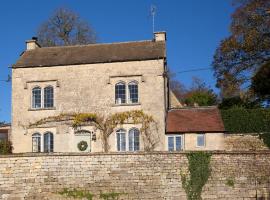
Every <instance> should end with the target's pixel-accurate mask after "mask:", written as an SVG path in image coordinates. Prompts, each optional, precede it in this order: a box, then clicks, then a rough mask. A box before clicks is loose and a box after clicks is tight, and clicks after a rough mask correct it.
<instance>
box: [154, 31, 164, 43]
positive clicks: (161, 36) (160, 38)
mask: <svg viewBox="0 0 270 200" xmlns="http://www.w3.org/2000/svg"><path fill="white" fill-rule="evenodd" d="M154 40H155V41H166V40H167V38H166V32H165V31H160V32H154Z"/></svg>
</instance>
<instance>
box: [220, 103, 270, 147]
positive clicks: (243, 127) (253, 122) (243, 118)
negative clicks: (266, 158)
mask: <svg viewBox="0 0 270 200" xmlns="http://www.w3.org/2000/svg"><path fill="white" fill-rule="evenodd" d="M221 115H222V119H223V123H224V126H225V130H226V131H228V132H233V133H258V135H259V136H260V138H262V139H263V141H264V143H265V144H266V145H267V146H268V147H269V148H270V109H264V108H258V109H245V108H241V107H236V108H230V109H226V110H221Z"/></svg>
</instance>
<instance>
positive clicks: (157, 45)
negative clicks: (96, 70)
mask: <svg viewBox="0 0 270 200" xmlns="http://www.w3.org/2000/svg"><path fill="white" fill-rule="evenodd" d="M165 57H166V48H165V41H151V40H149V41H137V42H122V43H111V44H89V45H77V46H64V47H43V48H37V49H34V50H28V51H25V52H24V53H23V54H22V55H21V57H20V58H19V60H18V61H17V63H16V64H15V65H13V68H20V67H47V66H61V65H77V64H93V63H106V62H123V61H139V60H151V59H162V58H165Z"/></svg>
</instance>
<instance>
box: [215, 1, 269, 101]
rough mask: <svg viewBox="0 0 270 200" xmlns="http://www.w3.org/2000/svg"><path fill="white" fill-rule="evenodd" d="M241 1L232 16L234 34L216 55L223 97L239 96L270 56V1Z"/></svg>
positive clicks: (231, 27)
mask: <svg viewBox="0 0 270 200" xmlns="http://www.w3.org/2000/svg"><path fill="white" fill-rule="evenodd" d="M239 2H240V3H237V4H236V10H235V12H234V13H233V15H232V22H231V26H230V30H231V35H230V36H229V37H227V38H225V39H224V40H222V41H221V43H220V45H219V47H218V48H217V50H216V52H215V55H214V61H213V67H214V72H215V77H216V79H217V86H218V87H219V88H221V91H222V95H223V97H231V96H235V95H238V94H239V91H240V88H241V86H242V85H243V84H245V83H248V82H249V80H250V77H251V76H253V74H254V73H255V72H256V71H257V69H258V67H259V66H261V65H262V64H264V63H265V62H266V61H269V57H270V27H269V24H270V12H269V10H270V1H266V0H244V1H239Z"/></svg>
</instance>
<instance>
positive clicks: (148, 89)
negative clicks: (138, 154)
mask: <svg viewBox="0 0 270 200" xmlns="http://www.w3.org/2000/svg"><path fill="white" fill-rule="evenodd" d="M166 63H167V62H166V33H165V32H156V33H154V39H153V40H149V41H135V42H122V43H111V44H90V45H78V46H65V47H41V46H40V45H39V44H38V42H37V40H36V38H33V39H32V40H29V41H27V42H26V50H25V51H24V52H23V53H22V54H21V56H20V58H19V59H18V61H17V62H16V64H14V65H13V66H12V133H11V140H12V143H13V146H14V150H13V151H14V152H15V153H18V152H79V151H83V152H101V151H103V149H102V140H101V134H100V131H99V130H97V129H96V128H95V127H94V126H92V125H91V124H88V125H84V126H82V127H80V129H79V130H77V129H74V127H72V126H71V124H70V123H65V122H64V121H61V120H58V121H57V122H53V121H51V122H48V123H43V124H39V125H38V126H30V124H34V123H35V122H38V121H40V120H41V121H42V119H50V117H51V116H59V115H61V114H64V113H101V114H102V115H104V116H108V115H111V114H114V113H120V112H125V111H132V110H133V111H134V110H142V111H143V112H144V113H146V114H147V115H149V116H152V117H153V119H154V120H155V122H156V129H155V132H153V133H152V135H153V137H156V139H157V143H156V146H155V150H157V151H163V150H170V151H173V150H183V149H192V148H191V146H192V144H190V143H191V141H186V139H185V137H184V134H185V133H184V132H183V131H178V129H173V131H172V132H171V126H170V125H167V128H169V133H168V134H166V122H169V121H170V120H171V117H170V115H171V114H172V113H174V112H175V111H173V110H172V111H169V109H170V108H171V107H174V106H177V107H181V104H180V103H179V102H177V100H176V98H175V97H174V96H173V94H172V93H171V92H170V91H169V89H168V88H169V85H168V79H167V76H166V72H167V64H166ZM168 111H169V112H168ZM179 112H181V110H179ZM167 114H169V118H168V119H167ZM181 117H185V115H182V116H181ZM214 117H217V118H219V117H220V116H219V115H218V114H217V115H215V116H214ZM168 120H169V121H168ZM205 120H208V119H207V118H206V119H205ZM181 121H182V119H181V118H179V119H178V121H176V123H178V122H181ZM174 122H175V121H174ZM194 123H196V122H194ZM175 125H176V126H178V124H175ZM179 125H180V124H179ZM188 125H191V123H189V124H188ZM201 125H202V126H204V125H203V124H201ZM140 128H141V124H139V123H138V124H136V123H135V124H134V123H125V124H123V125H121V126H119V127H117V128H115V130H114V132H113V134H111V135H110V136H109V138H108V142H109V146H110V151H112V152H114V151H143V150H145V145H144V142H143V136H142V134H141V133H140V130H141V129H140ZM205 131H208V130H207V129H202V130H200V129H196V130H195V129H194V130H193V132H194V134H195V135H196V134H198V135H197V137H198V139H197V140H198V141H200V142H199V143H200V145H202V147H201V148H200V149H209V150H211V149H222V148H223V145H222V138H223V132H224V128H222V126H220V127H219V129H216V130H215V131H214V132H212V131H210V132H211V135H210V134H209V136H208V135H206V137H202V136H203V135H204V134H205ZM178 136H179V137H178ZM172 137H173V138H172ZM194 137H195V136H193V139H194ZM215 137H217V138H218V140H220V141H219V142H216V141H215ZM188 138H190V137H187V139H188ZM202 138H203V139H202ZM210 138H212V139H211V140H210ZM193 139H192V141H193ZM208 139H209V142H210V141H211V142H212V141H214V142H213V143H212V144H211V145H205V144H208V141H207V140H208ZM195 140H196V139H195ZM202 140H206V142H205V144H202ZM185 144H189V145H188V146H186V148H185ZM79 145H82V146H80V147H82V148H79ZM194 145H196V144H195V143H194ZM172 146H173V147H172Z"/></svg>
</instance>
